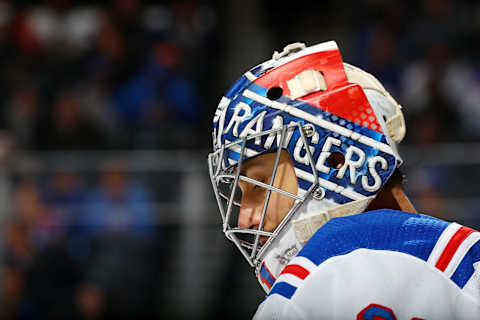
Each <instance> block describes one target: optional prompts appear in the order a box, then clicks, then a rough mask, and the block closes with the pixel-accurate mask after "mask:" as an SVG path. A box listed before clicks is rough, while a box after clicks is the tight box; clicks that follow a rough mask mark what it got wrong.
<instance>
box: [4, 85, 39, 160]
mask: <svg viewBox="0 0 480 320" xmlns="http://www.w3.org/2000/svg"><path fill="white" fill-rule="evenodd" d="M5 117H6V122H7V129H8V130H9V132H10V134H11V135H12V136H13V140H14V141H13V143H14V144H15V147H16V148H18V149H20V150H30V149H32V147H33V141H34V134H35V127H36V125H37V121H38V97H37V93H36V91H35V89H34V88H33V87H31V86H29V85H25V86H19V87H17V88H15V89H14V90H13V92H12V94H11V99H10V101H9V103H8V105H7V109H6V116H5Z"/></svg>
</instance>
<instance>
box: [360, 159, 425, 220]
mask: <svg viewBox="0 0 480 320" xmlns="http://www.w3.org/2000/svg"><path fill="white" fill-rule="evenodd" d="M404 179H405V177H404V175H403V173H402V172H401V171H400V170H399V169H398V168H397V169H395V171H394V172H393V174H392V177H391V178H390V179H389V180H388V182H387V183H386V184H385V186H384V187H383V188H382V190H380V192H379V193H378V194H377V196H376V197H375V199H374V200H373V201H372V202H371V203H370V205H369V206H368V208H367V210H366V211H371V210H378V209H393V210H401V211H406V212H417V210H416V209H415V207H414V206H413V204H412V202H411V201H410V199H408V197H407V195H406V194H405V190H404V189H403V182H404Z"/></svg>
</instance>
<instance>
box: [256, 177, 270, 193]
mask: <svg viewBox="0 0 480 320" xmlns="http://www.w3.org/2000/svg"><path fill="white" fill-rule="evenodd" d="M259 181H260V182H261V183H266V181H267V180H266V179H261V180H259ZM264 189H265V188H264V187H261V186H259V185H258V184H255V185H253V190H255V191H263V190H264Z"/></svg>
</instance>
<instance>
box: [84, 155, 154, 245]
mask: <svg viewBox="0 0 480 320" xmlns="http://www.w3.org/2000/svg"><path fill="white" fill-rule="evenodd" d="M151 203H152V194H151V192H150V190H149V189H148V188H147V187H146V186H144V185H143V184H141V183H140V182H138V181H131V180H130V177H129V176H128V173H127V171H126V169H125V164H124V163H123V162H122V161H120V160H112V161H109V162H107V163H106V164H104V166H103V174H102V176H101V178H100V183H99V186H98V187H97V188H94V189H93V190H91V191H90V192H89V193H88V194H87V197H86V199H85V211H84V213H83V214H82V215H81V216H80V217H79V220H78V223H79V224H80V225H81V226H82V227H83V228H84V230H85V231H86V232H87V234H91V235H92V236H99V235H102V236H107V235H111V236H114V237H116V236H120V237H124V238H133V239H135V238H137V239H145V240H147V239H150V238H151V237H152V236H153V231H154V228H155V226H156V223H155V215H154V212H153V208H152V207H151Z"/></svg>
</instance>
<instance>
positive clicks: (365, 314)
mask: <svg viewBox="0 0 480 320" xmlns="http://www.w3.org/2000/svg"><path fill="white" fill-rule="evenodd" d="M357 320H397V317H395V314H394V313H393V310H392V309H390V308H387V307H385V306H381V305H379V304H374V303H372V304H370V305H369V306H368V307H366V308H364V309H363V310H362V311H360V313H359V314H358V315H357ZM412 320H423V319H420V318H412Z"/></svg>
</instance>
